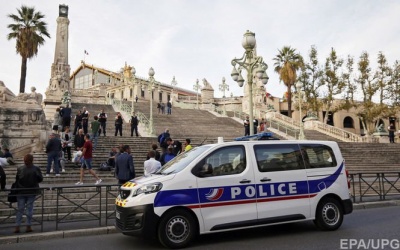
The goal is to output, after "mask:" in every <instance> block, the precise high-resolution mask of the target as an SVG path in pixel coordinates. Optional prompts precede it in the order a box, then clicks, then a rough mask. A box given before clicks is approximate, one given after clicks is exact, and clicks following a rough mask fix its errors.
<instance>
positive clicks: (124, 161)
mask: <svg viewBox="0 0 400 250" xmlns="http://www.w3.org/2000/svg"><path fill="white" fill-rule="evenodd" d="M122 150H123V153H122V154H120V155H118V156H117V158H116V160H115V176H116V177H117V179H118V184H124V183H125V182H127V181H129V180H131V179H133V178H135V168H134V166H133V157H132V155H130V154H131V148H130V147H129V145H124V146H123V147H122Z"/></svg>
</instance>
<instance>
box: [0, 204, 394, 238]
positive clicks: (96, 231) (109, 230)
mask: <svg viewBox="0 0 400 250" xmlns="http://www.w3.org/2000/svg"><path fill="white" fill-rule="evenodd" d="M391 206H400V200H390V201H378V202H376V201H375V202H363V203H354V204H353V209H354V210H361V209H370V208H379V207H391ZM117 232H118V230H117V229H116V228H115V227H114V226H108V227H98V228H86V229H72V230H64V231H56V232H43V233H30V234H24V235H14V236H6V237H0V245H2V244H14V243H22V242H34V241H41V240H47V239H61V238H72V237H79V236H89V235H104V234H114V233H117Z"/></svg>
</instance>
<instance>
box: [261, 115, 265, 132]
mask: <svg viewBox="0 0 400 250" xmlns="http://www.w3.org/2000/svg"><path fill="white" fill-rule="evenodd" d="M264 130H265V120H264V118H261V122H260V133H262V132H264Z"/></svg>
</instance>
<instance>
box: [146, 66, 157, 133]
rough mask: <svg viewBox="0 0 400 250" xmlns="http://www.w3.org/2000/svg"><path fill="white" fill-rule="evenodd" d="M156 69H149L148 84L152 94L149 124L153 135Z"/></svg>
mask: <svg viewBox="0 0 400 250" xmlns="http://www.w3.org/2000/svg"><path fill="white" fill-rule="evenodd" d="M154 74H155V72H154V69H153V68H150V69H149V83H148V85H147V91H148V92H149V94H150V126H149V134H150V135H153V131H154V130H153V90H154V88H155V84H156V81H155V80H154Z"/></svg>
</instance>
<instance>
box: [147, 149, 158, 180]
mask: <svg viewBox="0 0 400 250" xmlns="http://www.w3.org/2000/svg"><path fill="white" fill-rule="evenodd" d="M148 156H149V157H150V158H149V159H148V160H146V161H145V162H144V176H149V175H151V174H153V173H155V172H157V171H158V170H159V169H160V168H161V163H160V162H159V161H157V160H156V159H155V157H156V152H155V151H154V150H150V151H149V153H148Z"/></svg>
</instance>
